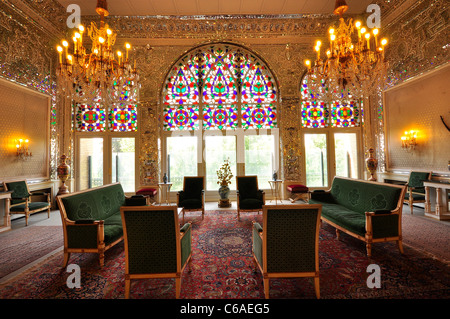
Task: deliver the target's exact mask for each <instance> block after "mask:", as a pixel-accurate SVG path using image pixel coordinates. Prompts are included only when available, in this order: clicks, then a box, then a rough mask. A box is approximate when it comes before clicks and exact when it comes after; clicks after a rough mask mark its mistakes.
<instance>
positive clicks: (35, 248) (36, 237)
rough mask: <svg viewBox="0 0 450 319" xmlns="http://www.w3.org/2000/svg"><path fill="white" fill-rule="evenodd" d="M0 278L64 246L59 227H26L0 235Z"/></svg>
mask: <svg viewBox="0 0 450 319" xmlns="http://www.w3.org/2000/svg"><path fill="white" fill-rule="evenodd" d="M0 243H1V244H0V278H3V277H5V276H7V275H8V274H11V273H12V272H14V271H16V270H18V269H20V268H22V267H24V266H26V265H28V264H30V263H32V262H34V261H36V260H38V259H39V258H41V257H43V256H45V255H46V254H48V253H50V252H52V251H54V250H55V249H58V248H60V247H62V246H63V245H64V239H63V231H62V228H61V226H28V227H24V228H20V229H17V230H12V231H8V232H4V233H0Z"/></svg>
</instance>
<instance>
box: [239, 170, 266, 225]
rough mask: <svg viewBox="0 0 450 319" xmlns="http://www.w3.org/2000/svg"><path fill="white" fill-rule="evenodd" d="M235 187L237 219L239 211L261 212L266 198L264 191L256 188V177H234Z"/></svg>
mask: <svg viewBox="0 0 450 319" xmlns="http://www.w3.org/2000/svg"><path fill="white" fill-rule="evenodd" d="M236 187H237V190H236V195H237V215H238V219H240V216H241V211H242V212H249V211H262V207H263V205H264V204H265V202H266V197H265V193H264V191H262V190H261V189H259V188H258V177H257V176H236Z"/></svg>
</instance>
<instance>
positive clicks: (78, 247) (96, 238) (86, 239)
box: [57, 183, 146, 267]
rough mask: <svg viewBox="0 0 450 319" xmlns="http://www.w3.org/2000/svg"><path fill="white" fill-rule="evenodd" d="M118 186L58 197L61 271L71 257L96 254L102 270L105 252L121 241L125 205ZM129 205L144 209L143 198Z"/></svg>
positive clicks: (100, 187) (124, 198)
mask: <svg viewBox="0 0 450 319" xmlns="http://www.w3.org/2000/svg"><path fill="white" fill-rule="evenodd" d="M127 200H128V198H126V197H125V194H124V192H123V188H122V185H121V184H120V183H114V184H108V185H104V186H99V187H95V188H90V189H87V190H83V191H79V192H74V193H69V194H64V195H59V196H57V203H58V207H59V211H60V213H61V219H62V224H63V232H64V267H65V266H67V263H68V261H69V258H70V253H97V254H99V261H100V266H102V267H103V264H104V258H105V251H106V250H107V249H109V248H111V247H112V246H114V245H115V244H117V243H119V242H120V241H122V240H123V228H122V219H121V215H120V207H121V206H125V205H127ZM128 205H146V199H145V198H144V197H142V201H141V202H139V198H137V199H136V200H133V203H128Z"/></svg>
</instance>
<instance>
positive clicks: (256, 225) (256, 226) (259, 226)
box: [253, 222, 263, 232]
mask: <svg viewBox="0 0 450 319" xmlns="http://www.w3.org/2000/svg"><path fill="white" fill-rule="evenodd" d="M253 228H254V229H255V230H256V231H258V232H262V231H263V228H262V226H261V224H260V223H257V222H253Z"/></svg>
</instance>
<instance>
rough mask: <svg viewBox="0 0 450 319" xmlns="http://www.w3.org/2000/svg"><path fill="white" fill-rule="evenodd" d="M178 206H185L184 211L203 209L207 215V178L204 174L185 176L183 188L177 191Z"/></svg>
mask: <svg viewBox="0 0 450 319" xmlns="http://www.w3.org/2000/svg"><path fill="white" fill-rule="evenodd" d="M177 206H178V207H180V208H183V210H182V212H183V221H184V213H185V212H189V211H201V212H202V219H203V218H204V216H205V178H204V177H203V176H185V177H184V180H183V190H181V191H179V192H178V193H177Z"/></svg>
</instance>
